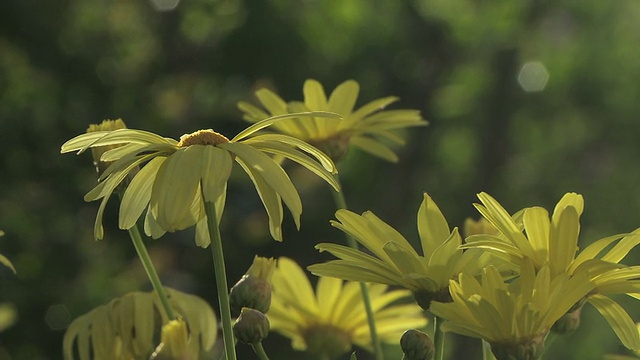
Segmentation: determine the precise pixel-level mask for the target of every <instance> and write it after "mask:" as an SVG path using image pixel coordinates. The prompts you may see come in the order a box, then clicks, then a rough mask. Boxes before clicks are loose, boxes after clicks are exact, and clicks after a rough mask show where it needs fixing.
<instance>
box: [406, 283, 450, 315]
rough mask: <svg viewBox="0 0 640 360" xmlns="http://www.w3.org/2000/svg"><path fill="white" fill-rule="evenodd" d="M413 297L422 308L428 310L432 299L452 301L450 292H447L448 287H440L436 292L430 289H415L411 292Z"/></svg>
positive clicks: (444, 301)
mask: <svg viewBox="0 0 640 360" xmlns="http://www.w3.org/2000/svg"><path fill="white" fill-rule="evenodd" d="M413 298H414V300H415V301H416V303H417V304H418V305H419V306H420V307H421V308H422V309H424V310H429V305H431V302H432V301H438V302H443V303H447V302H452V301H453V300H452V299H451V293H449V288H448V287H446V288H444V289H440V290H438V291H436V292H430V291H416V292H414V293H413Z"/></svg>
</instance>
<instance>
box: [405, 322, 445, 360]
mask: <svg viewBox="0 0 640 360" xmlns="http://www.w3.org/2000/svg"><path fill="white" fill-rule="evenodd" d="M400 347H401V348H402V352H403V353H404V359H406V360H431V359H433V357H434V355H435V348H436V347H435V345H434V344H433V341H432V340H431V338H430V337H429V335H427V334H425V333H423V332H422V331H418V330H414V329H409V330H407V331H405V332H404V333H403V334H402V337H401V338H400Z"/></svg>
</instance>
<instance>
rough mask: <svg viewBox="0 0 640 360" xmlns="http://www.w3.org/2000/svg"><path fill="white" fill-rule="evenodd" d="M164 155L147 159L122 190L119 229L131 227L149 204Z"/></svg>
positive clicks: (164, 158)
mask: <svg viewBox="0 0 640 360" xmlns="http://www.w3.org/2000/svg"><path fill="white" fill-rule="evenodd" d="M165 160H166V157H156V158H154V159H152V160H151V161H149V162H148V163H147V164H146V165H145V166H144V167H143V168H142V169H140V171H138V173H137V174H136V176H135V177H134V178H133V180H132V181H131V183H130V184H129V186H127V190H125V192H124V196H123V197H122V202H121V203H120V216H119V220H118V226H119V227H120V229H130V228H132V227H133V226H134V225H135V223H136V221H138V219H139V218H140V215H141V214H142V212H143V211H144V209H145V208H147V206H148V205H149V199H150V198H151V189H152V187H153V182H154V181H155V179H156V174H157V173H158V169H159V167H160V166H161V165H162V164H163V163H164V161H165Z"/></svg>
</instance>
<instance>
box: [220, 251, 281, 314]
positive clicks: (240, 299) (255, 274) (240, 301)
mask: <svg viewBox="0 0 640 360" xmlns="http://www.w3.org/2000/svg"><path fill="white" fill-rule="evenodd" d="M275 267H276V260H275V259H273V258H270V259H267V258H263V257H259V256H256V257H255V258H254V259H253V264H251V267H250V268H249V270H247V273H246V274H245V275H244V276H243V277H242V278H241V279H240V280H239V281H238V282H237V283H236V284H235V285H234V286H233V287H232V288H231V293H230V295H229V302H230V306H231V311H232V312H233V313H234V314H238V313H240V310H241V309H242V308H243V307H248V308H252V309H255V310H258V311H260V312H262V313H266V312H267V311H269V307H270V306H271V277H272V276H273V271H274V270H275Z"/></svg>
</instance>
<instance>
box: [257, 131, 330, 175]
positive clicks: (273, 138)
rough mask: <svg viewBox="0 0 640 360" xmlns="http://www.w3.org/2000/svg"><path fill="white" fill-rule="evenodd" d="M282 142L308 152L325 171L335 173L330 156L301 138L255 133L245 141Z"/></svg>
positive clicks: (265, 143) (261, 142) (259, 142)
mask: <svg viewBox="0 0 640 360" xmlns="http://www.w3.org/2000/svg"><path fill="white" fill-rule="evenodd" d="M273 142H278V143H283V144H285V145H288V146H291V147H296V148H299V149H300V150H302V151H304V152H306V153H308V154H309V155H311V156H313V157H315V158H316V160H318V162H319V163H320V164H321V165H322V167H324V168H325V169H326V170H327V171H329V172H331V173H336V172H337V169H336V165H335V164H334V163H333V161H332V160H331V158H330V157H328V156H327V155H326V154H325V153H323V152H322V151H320V150H318V149H317V148H316V147H315V146H312V145H310V144H308V143H306V142H304V141H302V140H299V139H296V138H294V137H292V136H288V135H282V134H261V135H256V136H254V137H252V138H250V139H247V140H246V141H245V143H246V144H252V145H254V144H262V145H263V146H266V145H267V144H268V143H273Z"/></svg>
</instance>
